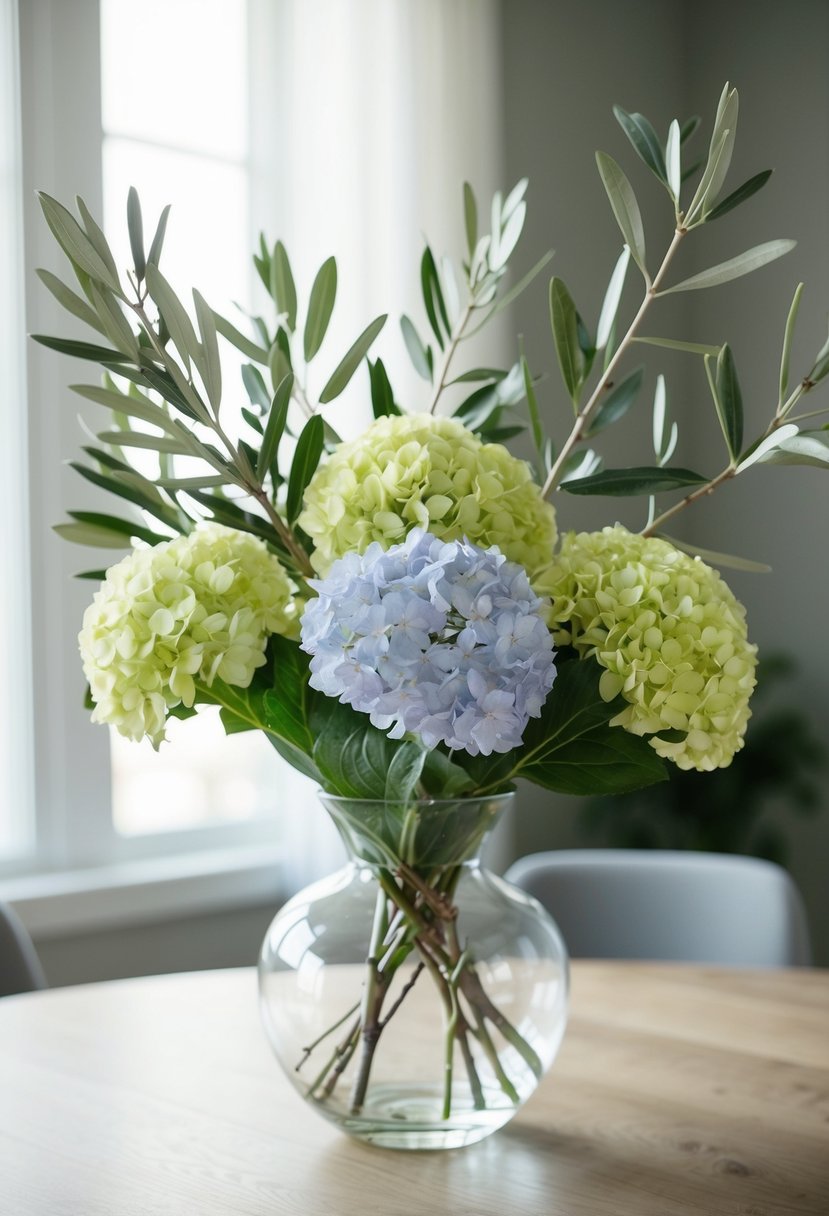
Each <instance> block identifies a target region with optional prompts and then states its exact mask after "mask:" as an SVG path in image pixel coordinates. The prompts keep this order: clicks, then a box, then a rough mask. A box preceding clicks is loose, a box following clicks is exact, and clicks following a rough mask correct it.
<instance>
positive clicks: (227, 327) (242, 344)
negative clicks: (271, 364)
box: [213, 312, 268, 367]
mask: <svg viewBox="0 0 829 1216" xmlns="http://www.w3.org/2000/svg"><path fill="white" fill-rule="evenodd" d="M213 320H214V321H215V322H216V329H217V330H218V331H219V333H220V334H221V335H222V337H223V338H227V340H228V342H230V343H231V344H232V345H233V346H235V347H236V349H237V350H240V351H241V352H242V354H243V355H247V357H248V358H249V359H253V360H254V362H255V363H261V364H262V365H263V366H264V367H267V365H268V352H267V351H266V350H265V348H264V347H263V346H260V345H259V344H258V343H257V342H254V341H252V340H251V339H250V338H248V337H246V336H245V335H244V334H243V333H241V331H240V330H238V329H237V328H236V326H235V325H232V324H231V322H230V321H228V320H227V318H226V317H222V316H220V315H219V313H217V312H214V313H213Z"/></svg>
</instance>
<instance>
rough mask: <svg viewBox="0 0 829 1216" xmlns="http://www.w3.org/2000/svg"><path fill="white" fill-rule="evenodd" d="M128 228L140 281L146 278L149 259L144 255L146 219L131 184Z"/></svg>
mask: <svg viewBox="0 0 829 1216" xmlns="http://www.w3.org/2000/svg"><path fill="white" fill-rule="evenodd" d="M127 230H128V232H129V237H130V251H131V252H132V264H133V266H134V267H135V277H136V279H137V280H138V282H139V283H140V282H141V280H142V279H143V278H144V270H145V268H146V265H147V259H146V257H145V255H144V221H143V220H142V218H141V200H140V199H139V197H138V191H137V190H136V188H135V186H130V188H129V193H128V194H127Z"/></svg>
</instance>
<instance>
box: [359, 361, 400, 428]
mask: <svg viewBox="0 0 829 1216" xmlns="http://www.w3.org/2000/svg"><path fill="white" fill-rule="evenodd" d="M368 374H369V380H370V382H371V408H372V412H373V414H374V417H375V418H384V417H387V416H391V415H394V414H401V413H402V412H403V411H402V410H401V409H400V406H399V405H397V403H396V402H395V400H394V391H393V389H392V386H391V382H390V380H389V378H388V375H387V374H386V368H385V365H384V363H383V360H382V359H377V360H376V361H375V362H374V363H372V362H371V360H370V359H369V361H368Z"/></svg>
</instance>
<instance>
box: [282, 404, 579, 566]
mask: <svg viewBox="0 0 829 1216" xmlns="http://www.w3.org/2000/svg"><path fill="white" fill-rule="evenodd" d="M299 525H300V527H301V528H303V529H304V530H305V531H306V532H307V533H308V535H309V536H310V537H311V538H312V540H313V542H314V545H315V551H314V554H313V557H312V558H311V561H312V563H313V565H314V568H315V569H316V570H318V571H319V572H320V573H323V574H324V573H326V571H327V570H328V568H329V566H330V565H331V563H332V562H333V561H334V560H335V559H336V558H338V557H342V556H344V555H345V554H346V553H363V552H365V550H366V549H367V548H368V546H369V545H370V544H371V542H372V541H379V542H380V543H381V544H382V545H383V546H385V547H388V546H389V545H393V544H396V543H398V542H399V541H402V540H403V539H404V538H405V536H406V535H407V533H408V532H410V531H411V529H412V528H414V527H416V526H420V527H422V528H425V529H426V531H428V532H431V533H432V535H434V536H438V537H440V538H441V539H445V540H459V539H461V538H462V537H464V536H466V537H467V538H468V539H469V540H471V541H473V542H474V543H475V544H477V545H481V546H483V547H484V548H489V547H490V546H491V545H497V546H498V548H499V549H500V550H501V552H502V553H504V554H506V556H507V557H508V558H509V559H510V560H511V561H514V562H518V563H519V564H520V565H522V566H523V567H524V568H525V569H526V570H527V572H528V574H529V575H530V577H533V575H534V574H535V573H536V572H537V571H538V570H539V569H541V568H542V567H543V566H545V565H549V563H550V558H551V554H552V552H553V547H554V545H555V539H556V526H555V512H554V511H553V508H552V507H551V506H550V505H549V504H548V503H546V502H544V500H543V498H542V497H541V491H540V490H539V488H538V486H537V485H536V484H535V482H534V481H533V480H532V475H531V473H530V469H529V466H528V465H527V464H526V463H525V462H524V461H523V460H517V459H516V458H515V457H514V456H512V455H511V454H510V453H509V452H508V451H507V449H506V448H505V447H503V446H502V445H501V444H500V443H482V442H481V441H480V439H477V438H476V437H475V436H474V435H473V434H472V432H471V431H468V430H467V429H466V427H465V426H463V425H462V423H460V422H459V421H457V420H456V419H454V418H433V417H432V416H431V415H429V414H407V415H403V416H395V417H383V418H378V419H377V420H376V421H375V422H374V423H373V424H372V425H371V426H370V427H369V428H368V429H367V430H366V431H365V432H364V433H363V434H362V435H361V436H360V437H359V439H355V440H353V441H352V442H350V443H343V444H341V445H340V446H339V447H338V448H337V449H336V451H335V452H334V453H333V455H332V456H331V457H329V459H328V460H327V461H326V462H325V463H324V464H322V465H321V466H320V468H319V469H318V470H317V472H316V474H315V475H314V477H313V478H312V479H311V482H310V484H309V486H308V488H307V490H306V491H305V507H304V510H303V512H302V514H301V515H300V517H299Z"/></svg>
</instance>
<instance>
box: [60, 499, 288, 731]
mask: <svg viewBox="0 0 829 1216" xmlns="http://www.w3.org/2000/svg"><path fill="white" fill-rule="evenodd" d="M296 631H297V611H296V604H295V600H294V595H293V587H292V584H291V583H290V581H289V579H288V577H287V575H286V574H285V571H284V570H283V569H282V567H281V565H280V563H279V561H278V560H277V559H276V558H275V557H274V556H273V555H272V554H271V553H269V551H268V550H267V548H266V547H265V545H264V543H263V542H262V541H260V540H258V539H256V537H253V536H251V535H249V534H248V533H245V532H237V531H235V530H234V529H232V528H226V527H223V526H222V525H221V524H215V523H202V524H199V525H198V526H197V527H196V528H195V529H194V530H193V531H192V532H191V533H189V534H188V535H186V536H179V537H176V538H175V539H174V540H171V541H165V542H163V543H161V544H158V545H155V546H154V547H152V548H147V549H135V550H134V551H133V552H132V553H130V554H128V556H127V557H125V558H123V559H122V560H121V561H120V562H118V563H117V564H116V565H114V566H112V567H110V569H109V570H108V571H107V575H106V578H105V580H104V582H103V583H102V584H101V587H100V589H99V590H98V591H97V592H96V594H95V597H94V599H93V601H92V603H91V604H90V605H89V607H88V608H87V610H86V612H85V614H84V618H83V628H82V630H81V633H80V636H79V638H78V642H79V645H80V651H81V657H82V659H83V666H84V672H85V674H86V678H87V680H88V681H89V687H90V692H91V695H92V700H93V701H94V702H95V708H94V710H93V713H92V719H93V721H95V722H106V723H109V724H110V725H112V726H115V727H116V728H117V729H118V731H119V732H120V734H122V735H125V736H126V737H127V738H129V739H134V740H139V739H141V738H143V737H144V735H147V736H148V737H149V738H150V740H151V741H152V743H153V745H154V746H156V747H157V746H158V744H159V743H160V742H161V741H162V739H163V738H164V727H165V723H166V720H167V716H168V714H169V712H170V710H171V709H174V708H176V707H177V706H179V705H185V706H188V707H190V706H192V705H193V703H194V701H195V697H196V686H195V679H196V678H199V679H200V680H202V681H203V682H204V683H205V684H206V685H208V686H209V685H210V684H211V683H212V682H213V680H214V679H216V677H219V678H220V679H222V680H224V681H225V682H226V683H227V684H232V685H235V686H236V687H238V688H247V687H248V686H249V684H250V682H251V680H252V679H253V675H254V672H255V671H256V669H257V668H258V667H261V666H262V665H263V664H264V663H265V647H266V645H267V639H268V635H269V634H271V633H282V634H287V635H289V636H292V635H295V634H296Z"/></svg>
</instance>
